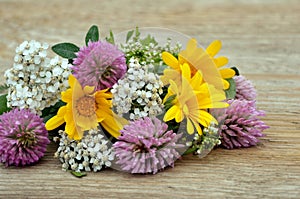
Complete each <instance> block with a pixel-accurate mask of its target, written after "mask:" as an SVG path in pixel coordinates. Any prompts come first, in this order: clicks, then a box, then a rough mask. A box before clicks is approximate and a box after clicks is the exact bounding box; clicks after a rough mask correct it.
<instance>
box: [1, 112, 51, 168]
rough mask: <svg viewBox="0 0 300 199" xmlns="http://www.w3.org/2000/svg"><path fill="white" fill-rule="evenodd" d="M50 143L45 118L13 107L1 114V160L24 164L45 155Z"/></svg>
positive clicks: (9, 163) (8, 162)
mask: <svg viewBox="0 0 300 199" xmlns="http://www.w3.org/2000/svg"><path fill="white" fill-rule="evenodd" d="M49 143H50V141H49V139H48V132H47V130H46V129H45V124H44V123H43V120H42V119H41V118H40V117H39V116H38V115H36V114H34V113H32V112H31V111H30V110H28V109H17V108H16V109H13V110H11V111H10V112H7V113H4V114H2V115H1V116H0V162H2V163H5V164H6V166H9V165H15V166H24V165H29V164H32V163H35V162H37V161H38V160H39V159H40V158H41V157H43V156H44V153H45V151H46V146H47V145H48V144H49Z"/></svg>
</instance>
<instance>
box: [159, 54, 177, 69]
mask: <svg viewBox="0 0 300 199" xmlns="http://www.w3.org/2000/svg"><path fill="white" fill-rule="evenodd" d="M161 57H162V59H163V61H164V62H165V64H167V65H168V66H170V67H172V68H173V69H175V70H178V69H179V65H178V60H177V59H176V58H175V57H174V56H173V55H172V54H171V53H169V52H163V53H162V54H161Z"/></svg>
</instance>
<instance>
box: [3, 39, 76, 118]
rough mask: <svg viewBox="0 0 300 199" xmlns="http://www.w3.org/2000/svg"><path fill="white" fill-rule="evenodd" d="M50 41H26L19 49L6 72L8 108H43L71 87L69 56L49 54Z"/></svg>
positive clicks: (37, 109)
mask: <svg viewBox="0 0 300 199" xmlns="http://www.w3.org/2000/svg"><path fill="white" fill-rule="evenodd" d="M47 49H48V44H46V43H40V42H37V41H34V40H32V41H29V42H28V41H24V42H23V43H22V44H20V46H18V47H17V48H16V55H15V57H14V65H13V67H12V68H11V69H8V70H6V71H5V77H6V84H7V86H8V87H9V89H8V95H7V105H8V107H18V108H30V109H31V110H32V111H33V112H36V113H38V114H41V111H42V110H43V109H44V108H46V107H49V106H51V105H54V104H55V103H56V102H58V100H59V98H60V92H61V91H63V90H65V89H66V88H67V87H68V76H69V75H70V74H71V71H70V65H69V64H68V60H67V59H60V58H59V57H58V56H56V57H54V58H52V59H50V58H48V57H47Z"/></svg>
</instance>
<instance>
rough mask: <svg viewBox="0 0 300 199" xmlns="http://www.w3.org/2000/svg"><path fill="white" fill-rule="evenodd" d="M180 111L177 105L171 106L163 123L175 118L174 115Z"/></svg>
mask: <svg viewBox="0 0 300 199" xmlns="http://www.w3.org/2000/svg"><path fill="white" fill-rule="evenodd" d="M178 111H180V109H179V107H178V106H177V105H173V106H172V107H171V108H170V109H169V110H168V111H167V112H166V114H165V116H164V121H165V122H167V121H170V120H172V119H174V118H175V115H176V113H177V112H178Z"/></svg>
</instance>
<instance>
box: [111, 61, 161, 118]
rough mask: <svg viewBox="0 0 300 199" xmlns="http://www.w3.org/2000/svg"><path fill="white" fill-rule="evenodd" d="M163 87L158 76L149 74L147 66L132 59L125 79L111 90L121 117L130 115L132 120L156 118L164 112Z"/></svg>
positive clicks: (114, 104)
mask: <svg viewBox="0 0 300 199" xmlns="http://www.w3.org/2000/svg"><path fill="white" fill-rule="evenodd" d="M162 87H163V83H162V81H161V80H160V79H159V76H158V75H157V74H154V73H152V72H148V71H147V67H146V66H143V65H141V64H140V63H139V62H138V60H137V59H134V58H131V59H130V60H129V64H128V71H127V73H126V75H125V77H124V78H123V79H120V80H119V81H118V83H117V84H115V85H114V86H113V88H112V90H111V92H112V93H113V99H112V101H113V106H114V108H115V109H116V112H117V113H118V114H119V115H122V114H124V113H129V118H130V119H138V118H141V117H146V116H149V117H154V116H156V115H159V114H160V113H162V111H163V104H162V99H161V97H160V95H161V94H162V93H163V90H162Z"/></svg>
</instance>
